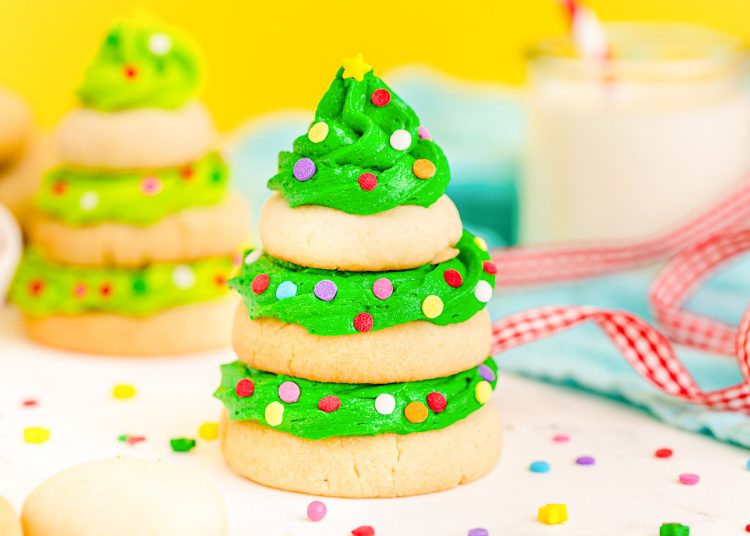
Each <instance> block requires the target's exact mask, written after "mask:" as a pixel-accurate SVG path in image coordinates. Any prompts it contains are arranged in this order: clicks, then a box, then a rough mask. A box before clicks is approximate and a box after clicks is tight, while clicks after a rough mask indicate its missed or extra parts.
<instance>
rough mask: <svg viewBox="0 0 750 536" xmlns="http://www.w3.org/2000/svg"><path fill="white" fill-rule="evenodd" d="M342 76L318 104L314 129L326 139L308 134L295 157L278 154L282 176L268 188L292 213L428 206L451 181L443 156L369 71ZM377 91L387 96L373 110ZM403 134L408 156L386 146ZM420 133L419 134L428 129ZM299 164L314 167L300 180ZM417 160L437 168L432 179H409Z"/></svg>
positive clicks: (411, 115)
mask: <svg viewBox="0 0 750 536" xmlns="http://www.w3.org/2000/svg"><path fill="white" fill-rule="evenodd" d="M343 71H344V70H343V69H341V70H340V71H339V72H338V74H337V75H336V78H335V80H334V81H333V83H332V84H331V87H330V89H329V90H328V91H327V92H326V94H325V95H324V96H323V99H322V100H321V101H320V104H318V109H317V111H316V113H315V120H314V121H313V123H312V124H313V125H315V124H316V123H319V122H324V123H325V124H326V125H327V126H328V134H327V136H326V137H325V139H323V140H322V141H317V142H315V141H312V140H311V139H310V137H309V136H308V135H307V134H305V135H303V136H300V137H299V138H297V139H296V140H295V141H294V147H293V152H291V153H289V152H282V153H280V154H279V172H278V174H277V175H276V176H275V177H273V178H272V179H271V180H270V181H269V182H268V187H269V188H271V189H273V190H278V191H279V192H281V194H282V195H283V196H284V198H285V199H286V201H287V202H288V203H289V205H290V206H292V207H297V206H299V205H324V206H327V207H331V208H335V209H338V210H342V211H344V212H348V213H350V214H363V215H367V214H375V213H377V212H382V211H384V210H389V209H392V208H394V207H397V206H399V205H420V206H423V207H426V206H429V205H431V204H433V203H434V202H435V201H436V200H437V199H438V198H439V197H440V196H441V195H442V194H443V193H444V192H445V189H446V188H447V187H448V182H449V180H450V170H449V168H448V160H447V159H446V158H445V155H444V154H443V151H442V150H441V149H440V147H438V146H437V145H436V144H435V143H434V142H433V141H432V140H430V139H426V138H425V139H423V138H422V137H420V124H419V118H418V117H417V115H416V114H415V113H414V111H413V110H412V109H411V108H410V107H409V106H408V105H407V104H406V103H405V102H404V101H402V100H401V99H400V98H399V97H398V96H397V95H396V94H395V93H394V92H393V91H391V90H390V88H388V86H387V85H386V84H385V83H384V82H383V81H382V80H381V79H380V78H378V77H376V76H375V75H374V74H373V73H372V71H370V72H369V73H367V74H365V75H364V77H363V80H362V81H361V82H360V81H357V80H356V79H355V78H344V77H343ZM379 89H383V90H387V91H388V92H389V93H390V102H388V103H387V104H385V105H383V106H376V105H375V104H373V92H374V91H375V90H379ZM400 129H403V130H406V131H407V132H408V133H409V135H410V136H411V144H410V145H409V147H408V148H407V149H405V150H398V149H395V148H393V147H392V146H391V143H390V139H391V135H392V134H393V132H395V131H396V130H400ZM313 132H315V131H314V130H313ZM421 132H422V133H423V135H424V132H426V131H423V130H422V131H421ZM312 137H313V139H317V138H316V137H315V135H312ZM302 158H309V159H310V160H312V162H313V163H314V164H315V168H316V169H315V173H314V174H313V175H312V177H311V178H309V179H308V180H304V181H303V180H299V179H298V178H296V177H295V174H294V166H295V164H296V163H297V162H298V161H299V160H300V159H302ZM418 159H426V160H429V161H430V162H432V164H434V166H435V174H434V176H432V177H431V178H427V179H421V178H418V177H417V176H416V175H415V174H414V171H413V166H414V162H415V161H416V160H418ZM363 173H372V174H373V175H375V177H376V178H377V186H375V187H374V188H373V189H365V188H363V187H361V186H360V182H359V177H360V176H361V175H362V174H363Z"/></svg>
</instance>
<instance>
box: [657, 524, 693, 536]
mask: <svg viewBox="0 0 750 536" xmlns="http://www.w3.org/2000/svg"><path fill="white" fill-rule="evenodd" d="M659 536H690V527H686V526H685V525H681V524H679V523H664V524H663V525H662V526H661V528H660V529H659Z"/></svg>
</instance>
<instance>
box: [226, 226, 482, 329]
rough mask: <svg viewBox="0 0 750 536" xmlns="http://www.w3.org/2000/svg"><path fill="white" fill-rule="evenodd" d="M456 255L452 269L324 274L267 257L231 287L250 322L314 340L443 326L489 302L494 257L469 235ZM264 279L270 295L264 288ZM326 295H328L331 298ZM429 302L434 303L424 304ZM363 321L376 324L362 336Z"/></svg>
mask: <svg viewBox="0 0 750 536" xmlns="http://www.w3.org/2000/svg"><path fill="white" fill-rule="evenodd" d="M456 247H457V248H458V250H459V254H458V256H456V257H454V258H453V259H451V260H449V261H446V262H443V263H440V264H437V265H433V264H426V265H424V266H420V267H419V268H414V269H412V270H401V271H393V272H343V271H328V270H319V269H315V268H306V267H303V266H298V265H295V264H291V263H288V262H284V261H281V260H279V259H276V258H274V257H271V256H270V255H268V254H265V253H264V254H263V255H261V256H260V257H258V258H257V259H255V257H256V255H252V254H250V255H248V256H247V257H246V262H245V263H244V265H243V268H242V271H241V273H240V275H238V276H237V277H235V278H233V279H232V280H230V281H229V286H230V287H231V288H233V289H235V290H237V291H238V292H239V293H240V294H241V295H242V297H243V300H244V302H245V307H246V309H247V312H248V314H249V316H250V318H253V319H254V318H263V317H268V318H277V319H279V320H281V321H283V322H288V323H293V324H299V325H302V326H304V328H305V329H306V330H307V331H308V332H309V333H312V334H315V335H345V334H350V333H357V332H358V331H369V329H372V330H378V329H384V328H388V327H391V326H395V325H397V324H404V323H406V322H411V321H414V320H426V321H429V322H432V323H433V324H438V325H441V326H444V325H447V324H457V323H459V322H463V321H465V320H468V319H469V318H471V317H472V316H473V315H474V314H476V313H477V312H479V311H480V310H481V309H483V308H484V306H485V303H486V302H485V300H487V301H489V298H490V296H491V294H492V288H493V287H494V283H495V276H494V275H493V274H494V272H495V270H494V265H493V264H491V263H489V262H488V261H489V260H490V255H489V253H487V251H485V250H484V249H483V245H482V246H480V243H479V241H478V239H476V238H475V237H474V236H473V235H471V234H470V233H469V232H467V231H464V234H463V236H462V237H461V240H460V241H459V242H458V244H456ZM249 261H251V262H249ZM248 262H249V263H248ZM454 271H455V272H458V274H460V279H461V281H460V285H458V286H451V285H450V284H449V283H448V279H450V276H455V273H454ZM266 277H267V278H268V279H267V281H268V285H267V288H266V287H264V285H263V283H264V281H265V280H266ZM323 280H326V281H328V282H330V283H332V284H333V285H335V288H336V293H335V297H333V298H332V299H330V300H326V299H322V298H321V297H319V295H322V296H327V297H330V289H331V288H333V287H332V286H331V284H329V283H320V282H321V281H323ZM383 280H387V282H390V285H392V288H393V291H392V294H391V295H390V296H388V297H385V298H384V299H381V298H380V297H378V296H377V295H376V293H379V294H380V295H381V296H384V295H385V294H383V292H382V288H383V286H385V287H386V288H387V287H388V286H389V285H388V284H387V282H386V283H385V285H384V281H383ZM376 282H377V284H376ZM318 284H320V286H317V285H318ZM454 284H455V280H454ZM321 287H327V290H328V292H324V291H325V290H326V288H321ZM316 288H317V289H318V290H317V291H316ZM488 293H489V294H488ZM386 294H387V293H386ZM428 296H433V297H432V298H430V300H428V302H427V303H425V299H426V298H427V297H428ZM435 297H436V298H435ZM438 300H439V301H440V302H441V303H442V305H443V308H442V312H440V314H438V315H437V316H434V318H431V317H430V316H432V314H434V312H435V309H434V304H435V302H436V301H438ZM425 309H427V311H425ZM428 312H430V313H432V314H430V315H428V314H426V313H428ZM363 316H365V317H367V316H369V317H370V319H371V320H372V323H371V326H370V328H369V329H361V328H362V327H363V326H364V327H367V321H366V320H365V321H364V324H363ZM358 326H359V327H358Z"/></svg>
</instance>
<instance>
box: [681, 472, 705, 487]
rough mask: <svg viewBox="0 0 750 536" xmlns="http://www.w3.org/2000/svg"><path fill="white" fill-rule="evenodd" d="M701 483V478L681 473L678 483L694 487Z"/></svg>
mask: <svg viewBox="0 0 750 536" xmlns="http://www.w3.org/2000/svg"><path fill="white" fill-rule="evenodd" d="M700 481H701V477H699V476H698V475H696V474H693V473H682V474H681V475H680V483H681V484H685V485H686V486H695V485H696V484H697V483H698V482H700Z"/></svg>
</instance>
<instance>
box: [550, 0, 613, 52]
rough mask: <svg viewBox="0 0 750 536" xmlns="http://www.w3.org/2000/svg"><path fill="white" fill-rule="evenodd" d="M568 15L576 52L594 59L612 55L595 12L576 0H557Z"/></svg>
mask: <svg viewBox="0 0 750 536" xmlns="http://www.w3.org/2000/svg"><path fill="white" fill-rule="evenodd" d="M559 2H560V4H561V5H562V7H563V9H564V10H565V12H566V13H567V15H568V21H569V31H570V36H571V39H572V40H573V43H574V44H575V47H576V50H577V51H578V53H579V54H580V55H581V56H582V57H584V58H586V59H591V60H596V61H606V60H608V59H609V58H610V57H611V55H612V47H611V44H610V41H609V38H608V37H607V32H606V31H605V30H604V25H603V24H602V23H601V21H600V20H599V18H598V17H597V16H596V14H595V13H594V12H593V11H592V10H590V9H589V8H588V7H586V6H585V5H583V4H581V3H580V2H578V1H577V0H559Z"/></svg>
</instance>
